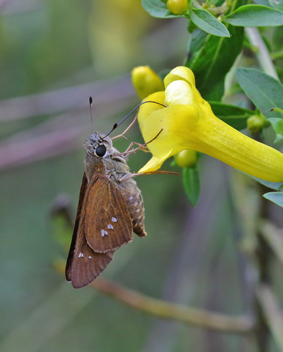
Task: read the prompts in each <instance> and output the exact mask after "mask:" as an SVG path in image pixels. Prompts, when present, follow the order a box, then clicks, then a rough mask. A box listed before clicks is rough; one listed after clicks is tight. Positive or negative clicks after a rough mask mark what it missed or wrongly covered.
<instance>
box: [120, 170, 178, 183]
mask: <svg viewBox="0 0 283 352" xmlns="http://www.w3.org/2000/svg"><path fill="white" fill-rule="evenodd" d="M154 174H163V175H176V176H180V174H179V173H178V172H173V171H163V170H159V171H149V172H137V173H132V174H128V173H127V174H124V175H123V176H122V177H120V178H119V180H118V181H120V182H124V181H127V180H129V179H130V178H133V177H136V176H142V175H154Z"/></svg>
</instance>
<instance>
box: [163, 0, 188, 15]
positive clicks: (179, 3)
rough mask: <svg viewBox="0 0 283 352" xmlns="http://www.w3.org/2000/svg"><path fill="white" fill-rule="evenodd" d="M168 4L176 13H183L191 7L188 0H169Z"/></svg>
mask: <svg viewBox="0 0 283 352" xmlns="http://www.w3.org/2000/svg"><path fill="white" fill-rule="evenodd" d="M166 6H167V8H168V10H170V11H171V12H172V13H174V15H182V14H183V13H184V12H186V11H187V10H188V8H189V6H188V2H187V0H168V1H167V3H166Z"/></svg>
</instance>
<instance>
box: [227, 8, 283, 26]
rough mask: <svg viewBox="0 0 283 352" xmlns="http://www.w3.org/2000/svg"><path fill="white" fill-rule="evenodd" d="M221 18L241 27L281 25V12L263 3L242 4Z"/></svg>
mask: <svg viewBox="0 0 283 352" xmlns="http://www.w3.org/2000/svg"><path fill="white" fill-rule="evenodd" d="M222 19H223V21H224V22H228V23H231V24H232V25H234V26H242V27H264V26H281V25H282V24H283V12H282V11H279V10H276V9H273V8H271V7H267V6H263V5H244V6H241V7H239V8H238V9H236V10H235V11H234V12H233V13H231V14H230V15H228V16H225V17H222Z"/></svg>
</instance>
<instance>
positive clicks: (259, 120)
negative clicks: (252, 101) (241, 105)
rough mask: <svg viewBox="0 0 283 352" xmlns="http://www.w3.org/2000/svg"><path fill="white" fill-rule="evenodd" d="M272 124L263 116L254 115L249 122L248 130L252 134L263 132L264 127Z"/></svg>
mask: <svg viewBox="0 0 283 352" xmlns="http://www.w3.org/2000/svg"><path fill="white" fill-rule="evenodd" d="M269 125H270V122H269V121H268V120H267V118H266V117H265V116H263V115H253V116H251V117H249V118H248V120H247V127H248V130H249V131H251V132H258V131H261V130H262V129H263V128H264V127H268V126H269Z"/></svg>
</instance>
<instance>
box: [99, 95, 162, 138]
mask: <svg viewBox="0 0 283 352" xmlns="http://www.w3.org/2000/svg"><path fill="white" fill-rule="evenodd" d="M146 103H154V104H158V105H161V106H163V107H164V108H165V107H166V105H164V104H161V103H158V102H157V101H150V100H147V101H143V102H141V103H139V104H138V105H137V106H136V107H135V108H134V109H133V110H132V111H130V112H129V113H128V115H126V116H125V117H124V118H123V119H122V120H121V121H120V122H118V123H115V124H114V126H113V127H112V129H111V130H110V131H109V132H108V133H106V135H105V136H104V137H103V138H105V137H107V136H109V134H110V133H112V132H113V131H114V130H116V128H117V127H119V126H120V125H121V123H123V122H124V121H125V120H126V119H127V118H128V117H129V116H130V115H131V114H132V113H133V112H134V111H136V110H137V109H138V108H139V107H140V106H141V105H143V104H146Z"/></svg>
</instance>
